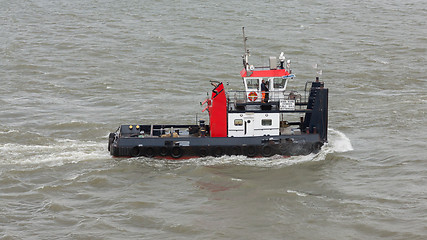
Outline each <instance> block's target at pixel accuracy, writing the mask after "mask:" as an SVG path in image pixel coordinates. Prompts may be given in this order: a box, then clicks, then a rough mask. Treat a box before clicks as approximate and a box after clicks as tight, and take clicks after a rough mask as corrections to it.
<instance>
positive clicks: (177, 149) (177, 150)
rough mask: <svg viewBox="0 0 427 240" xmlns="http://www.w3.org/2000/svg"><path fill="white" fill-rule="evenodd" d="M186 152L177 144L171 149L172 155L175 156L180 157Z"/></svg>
mask: <svg viewBox="0 0 427 240" xmlns="http://www.w3.org/2000/svg"><path fill="white" fill-rule="evenodd" d="M183 154H184V151H183V150H182V148H181V147H178V146H175V147H173V148H172V149H171V156H172V157H173V158H180V157H182V155H183Z"/></svg>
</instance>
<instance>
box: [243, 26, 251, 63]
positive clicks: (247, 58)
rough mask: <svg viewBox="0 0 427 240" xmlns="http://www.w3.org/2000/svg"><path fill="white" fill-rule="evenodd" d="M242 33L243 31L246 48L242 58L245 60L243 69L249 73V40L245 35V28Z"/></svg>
mask: <svg viewBox="0 0 427 240" xmlns="http://www.w3.org/2000/svg"><path fill="white" fill-rule="evenodd" d="M242 31H243V46H244V48H245V54H244V55H243V56H242V58H243V67H244V68H245V70H246V71H249V63H248V61H249V50H248V49H247V48H246V40H248V38H247V37H246V35H245V27H242Z"/></svg>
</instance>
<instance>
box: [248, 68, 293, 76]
mask: <svg viewBox="0 0 427 240" xmlns="http://www.w3.org/2000/svg"><path fill="white" fill-rule="evenodd" d="M287 75H289V73H288V71H286V69H269V70H253V71H246V69H242V71H240V76H242V77H283V76H287Z"/></svg>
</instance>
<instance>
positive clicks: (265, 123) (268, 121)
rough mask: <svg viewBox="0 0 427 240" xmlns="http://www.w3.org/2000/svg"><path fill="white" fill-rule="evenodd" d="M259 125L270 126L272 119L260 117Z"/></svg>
mask: <svg viewBox="0 0 427 240" xmlns="http://www.w3.org/2000/svg"><path fill="white" fill-rule="evenodd" d="M261 125H263V126H271V125H273V120H271V119H262V120H261Z"/></svg>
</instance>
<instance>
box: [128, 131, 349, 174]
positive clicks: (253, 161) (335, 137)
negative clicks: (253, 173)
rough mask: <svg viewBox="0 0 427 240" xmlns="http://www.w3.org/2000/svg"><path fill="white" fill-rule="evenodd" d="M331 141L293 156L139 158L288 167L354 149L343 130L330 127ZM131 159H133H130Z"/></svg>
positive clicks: (152, 162) (151, 163)
mask: <svg viewBox="0 0 427 240" xmlns="http://www.w3.org/2000/svg"><path fill="white" fill-rule="evenodd" d="M328 131H329V135H328V137H329V141H328V143H326V144H325V145H324V146H322V148H321V150H320V151H319V152H318V153H316V154H314V153H312V154H309V155H306V156H291V157H283V156H280V155H275V156H272V157H260V158H251V157H246V156H242V155H239V156H222V157H203V158H194V159H188V160H182V161H168V160H157V159H156V160H153V159H148V158H145V157H141V158H138V159H139V160H141V161H143V162H144V164H146V165H148V166H151V167H160V168H161V167H162V166H164V164H165V163H168V164H169V166H170V164H177V165H179V166H181V165H183V164H188V165H199V166H217V165H240V166H252V167H265V168H271V167H277V168H280V167H286V166H291V165H295V164H301V163H305V162H316V161H323V160H325V159H326V156H327V155H328V154H332V153H336V152H337V153H342V152H348V151H352V150H353V146H352V145H351V141H350V139H349V138H348V137H347V136H346V135H345V134H344V133H342V132H340V131H338V130H334V129H331V128H329V129H328ZM129 161H133V160H132V159H130V160H129Z"/></svg>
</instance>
